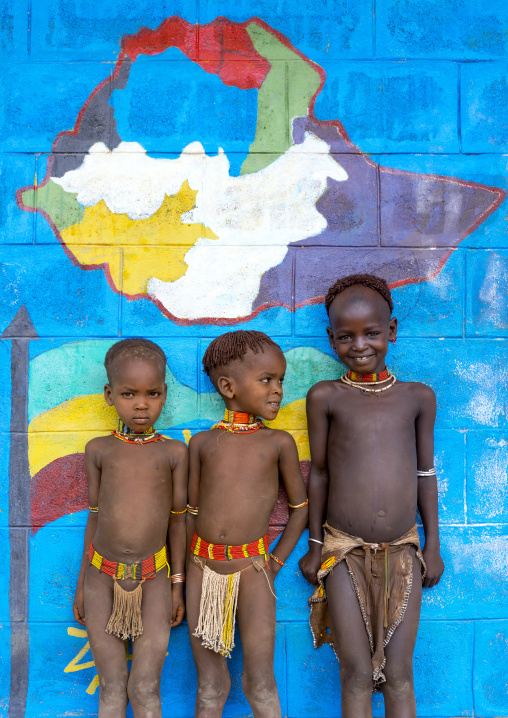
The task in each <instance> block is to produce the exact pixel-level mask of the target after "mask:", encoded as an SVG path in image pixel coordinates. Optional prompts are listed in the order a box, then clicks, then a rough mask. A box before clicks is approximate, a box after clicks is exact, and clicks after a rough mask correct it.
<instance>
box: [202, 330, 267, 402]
mask: <svg viewBox="0 0 508 718" xmlns="http://www.w3.org/2000/svg"><path fill="white" fill-rule="evenodd" d="M265 346H271V347H277V348H278V349H280V347H279V345H278V344H276V343H275V342H274V341H273V339H270V337H269V336H267V335H266V334H264V333H263V332H256V331H254V330H249V331H246V330H244V329H239V330H238V331H236V332H226V334H221V336H220V337H216V338H215V339H214V340H213V341H212V342H210V344H209V345H208V347H207V349H206V351H205V353H204V355H203V370H204V371H205V373H206V374H207V375H208V376H209V377H210V379H211V380H212V383H213V384H214V386H215V378H216V373H217V369H219V368H222V367H225V366H227V365H228V364H230V363H231V362H234V361H239V360H240V361H241V360H242V359H243V358H244V356H245V355H246V354H247V352H248V351H249V350H250V351H252V352H254V354H257V353H258V352H262V351H263V349H264V347H265ZM216 388H217V387H216Z"/></svg>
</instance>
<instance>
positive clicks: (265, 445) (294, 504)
mask: <svg viewBox="0 0 508 718" xmlns="http://www.w3.org/2000/svg"><path fill="white" fill-rule="evenodd" d="M203 367H204V370H205V372H206V373H207V374H208V376H209V377H210V379H211V380H212V383H213V385H214V386H215V388H216V389H217V391H218V392H219V393H220V395H221V396H222V398H223V399H224V403H225V405H226V415H225V417H224V419H223V420H222V421H218V422H217V424H215V425H214V426H213V427H212V428H211V429H210V430H209V431H203V432H200V433H199V434H195V435H194V436H193V437H192V439H191V441H190V444H189V461H190V465H189V502H190V504H189V506H188V514H187V517H188V518H187V521H188V543H190V546H191V552H190V556H189V561H188V568H187V616H188V623H189V633H190V636H191V646H192V651H193V655H194V660H195V662H196V667H197V671H198V690H197V698H196V713H195V715H196V716H197V718H205V716H206V718H213V717H215V716H217V717H219V716H221V715H222V709H223V707H224V704H225V702H226V699H227V696H228V693H229V689H230V685H231V681H230V678H229V671H228V668H227V661H226V657H227V656H229V655H230V654H231V650H232V648H233V646H234V630H235V615H236V611H237V609H238V627H239V631H240V636H241V639H242V649H243V689H244V693H245V695H246V698H247V700H248V701H249V703H250V705H251V708H252V710H253V713H254V715H255V716H263V718H279V717H280V715H281V709H280V703H279V698H278V693H277V686H276V684H275V677H274V673H273V657H274V647H275V593H274V583H273V580H274V577H275V575H276V574H277V572H278V571H279V570H280V569H281V568H282V566H283V565H284V561H285V560H286V559H287V557H288V556H289V554H290V552H291V551H292V549H293V548H294V546H295V545H296V542H297V541H298V539H299V537H300V535H301V533H302V531H303V529H304V527H305V525H306V523H307V503H308V502H307V496H306V491H305V486H304V483H303V479H302V475H301V472H300V466H299V461H298V452H297V449H296V444H295V442H294V440H293V438H292V436H291V435H290V434H288V433H287V432H285V431H277V430H275V429H270V428H268V427H266V426H265V424H264V423H263V421H262V419H268V420H273V419H275V417H276V416H277V414H278V412H279V408H280V404H281V401H282V382H283V380H284V374H285V371H286V360H285V358H284V355H283V353H282V351H281V349H280V347H279V346H278V345H277V344H276V343H275V342H274V341H272V340H271V339H270V338H269V337H268V336H267V335H266V334H263V333H262V332H255V331H236V332H228V333H226V334H223V335H222V336H220V337H217V338H216V339H214V340H213V341H212V342H211V344H210V346H209V347H208V349H207V350H206V352H205V354H204V357H203ZM259 417H261V418H259ZM279 476H280V477H281V478H282V481H283V483H284V486H285V488H286V491H287V494H288V497H289V505H290V508H291V514H290V517H289V521H288V523H287V526H286V528H285V529H284V532H283V534H282V536H281V538H280V540H279V542H278V544H277V548H276V550H275V551H274V553H273V554H268V546H267V537H266V533H267V531H268V525H269V520H270V515H271V513H272V510H273V508H274V506H275V502H276V501H277V496H278V491H279Z"/></svg>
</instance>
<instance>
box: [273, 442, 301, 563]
mask: <svg viewBox="0 0 508 718" xmlns="http://www.w3.org/2000/svg"><path fill="white" fill-rule="evenodd" d="M278 439H279V442H280V444H279V473H280V475H281V477H282V481H283V482H284V487H285V489H286V493H287V495H288V501H289V503H290V504H291V505H292V506H300V504H306V502H307V492H306V490H305V484H304V483H303V478H302V472H301V470H300V462H299V460H298V449H297V448H296V444H295V440H294V439H293V437H292V436H291V434H288V433H287V432H285V431H281V432H280V434H279V435H278ZM307 518H308V508H307V505H305V506H302V507H301V508H295V509H290V513H289V519H288V522H287V524H286V528H285V529H284V531H283V532H282V535H281V537H280V539H279V541H278V543H277V546H276V547H275V549H274V555H275V556H277V558H278V559H279V561H281V562H282V563H284V562H285V560H286V559H287V557H288V556H289V554H290V553H291V551H292V550H293V549H294V547H295V546H296V544H297V542H298V539H299V538H300V536H301V535H302V531H303V530H304V528H305V527H306V525H307ZM270 567H271V568H272V569H273V572H274V574H277V573H278V572H279V570H280V569H281V565H280V564H279V563H277V562H276V561H274V560H273V559H270Z"/></svg>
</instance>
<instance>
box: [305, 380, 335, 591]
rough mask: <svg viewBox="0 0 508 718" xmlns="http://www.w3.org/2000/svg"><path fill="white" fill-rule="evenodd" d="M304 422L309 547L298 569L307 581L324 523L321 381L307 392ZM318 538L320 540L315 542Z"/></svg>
mask: <svg viewBox="0 0 508 718" xmlns="http://www.w3.org/2000/svg"><path fill="white" fill-rule="evenodd" d="M307 423H308V429H309V445H310V455H311V465H310V476H309V539H315V540H313V541H310V540H309V550H308V552H307V553H306V554H305V556H302V558H301V559H300V562H299V566H300V570H301V572H302V574H303V576H304V577H305V578H306V579H307V581H308V582H309V583H311V584H313V585H315V584H316V583H317V572H318V570H319V567H320V566H321V546H322V543H321V542H322V541H323V524H324V522H325V518H326V506H327V501H328V483H329V476H328V463H327V458H326V454H327V445H328V396H327V392H326V390H325V388H324V387H323V386H322V385H321V386H320V385H316V386H313V387H312V388H311V389H310V390H309V393H308V394H307ZM316 541H319V543H316Z"/></svg>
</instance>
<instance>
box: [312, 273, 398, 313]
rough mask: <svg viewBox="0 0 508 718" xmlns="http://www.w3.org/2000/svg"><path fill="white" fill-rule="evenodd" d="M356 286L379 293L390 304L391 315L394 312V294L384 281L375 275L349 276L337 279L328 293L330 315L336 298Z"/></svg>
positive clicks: (326, 303) (327, 305) (327, 301)
mask: <svg viewBox="0 0 508 718" xmlns="http://www.w3.org/2000/svg"><path fill="white" fill-rule="evenodd" d="M355 284H361V285H362V286H363V287H369V289H373V290H374V291H375V292H378V293H379V294H380V295H381V296H382V297H383V299H384V300H385V301H386V302H387V303H388V306H389V307H390V314H391V313H392V312H393V299H392V293H391V292H390V289H389V287H388V284H387V283H386V281H385V280H384V279H382V278H381V277H376V276H375V275H374V274H349V275H348V276H347V277H341V278H340V279H337V281H336V282H335V283H334V284H332V286H331V287H330V289H329V290H328V292H327V293H326V296H325V307H326V311H327V313H328V314H330V307H331V304H332V302H333V300H334V299H335V297H336V296H337V295H338V294H340V293H341V292H343V291H344V290H345V289H348V287H353V286H354V285H355Z"/></svg>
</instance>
